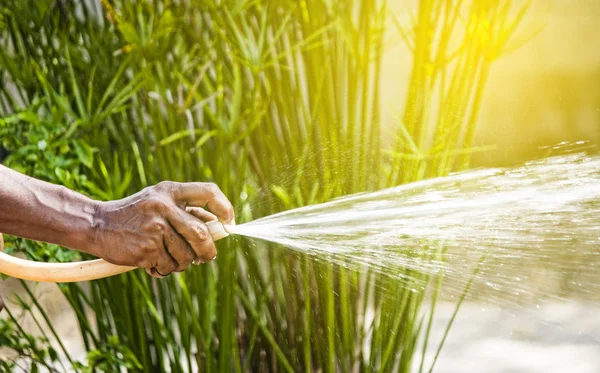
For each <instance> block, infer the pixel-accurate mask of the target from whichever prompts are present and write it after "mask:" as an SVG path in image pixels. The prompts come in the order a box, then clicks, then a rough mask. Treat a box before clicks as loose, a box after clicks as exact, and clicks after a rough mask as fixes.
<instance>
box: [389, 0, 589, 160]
mask: <svg viewBox="0 0 600 373" xmlns="http://www.w3.org/2000/svg"><path fill="white" fill-rule="evenodd" d="M515 3H525V1H521V0H519V1H516V2H515ZM531 5H532V7H531V10H530V11H529V12H528V14H527V17H526V19H525V21H524V22H523V26H525V28H526V29H527V28H528V29H530V30H531V31H532V34H531V35H532V36H531V39H529V40H528V41H527V42H526V43H525V44H523V45H522V47H520V48H517V49H516V50H512V51H510V52H508V53H506V54H505V55H504V56H503V57H501V58H500V59H499V60H498V61H497V62H496V64H495V65H494V66H493V67H492V72H491V74H490V78H489V81H488V84H487V86H486V91H485V99H484V101H483V106H482V110H481V115H480V117H479V124H478V127H477V138H476V143H477V145H496V150H495V151H489V152H486V153H475V154H473V157H472V165H473V166H475V167H477V166H492V167H493V166H503V165H514V164H518V163H520V162H523V161H525V160H529V159H534V158H537V157H540V156H543V155H546V154H547V150H546V149H545V148H544V147H547V146H553V145H557V144H559V143H561V142H569V141H589V142H590V143H591V144H597V143H598V142H599V141H600V85H599V84H598V82H600V49H599V48H596V45H597V43H598V35H597V34H598V30H597V29H598V27H597V23H598V21H599V20H600V2H598V1H594V0H573V1H568V0H547V1H533V2H531ZM417 7H418V1H391V2H390V8H391V9H392V10H393V12H394V13H395V14H397V15H398V16H399V17H400V18H402V19H405V20H407V21H408V20H410V19H411V16H410V15H411V14H412V13H414V11H415V9H417ZM396 40H397V39H396ZM383 61H384V64H383V66H384V76H386V79H385V80H384V81H383V85H382V90H383V92H384V93H383V97H384V99H383V102H384V105H385V109H384V112H386V113H387V114H388V115H389V117H388V118H389V119H390V121H393V116H392V115H390V108H391V107H393V103H394V102H403V100H404V99H405V98H406V89H405V84H403V82H406V80H407V79H408V78H409V75H410V68H411V66H412V65H411V62H412V56H411V54H410V53H409V51H408V49H407V48H406V45H405V44H402V43H399V44H396V45H394V46H392V47H390V48H389V49H388V51H387V53H386V54H385V58H384V60H383ZM389 77H393V79H391V78H389Z"/></svg>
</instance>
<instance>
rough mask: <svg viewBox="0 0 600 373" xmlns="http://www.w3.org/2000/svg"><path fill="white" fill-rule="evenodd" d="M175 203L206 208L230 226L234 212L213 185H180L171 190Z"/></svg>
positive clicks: (229, 203)
mask: <svg viewBox="0 0 600 373" xmlns="http://www.w3.org/2000/svg"><path fill="white" fill-rule="evenodd" d="M172 193H173V197H174V198H175V200H176V201H178V202H182V203H186V204H188V205H192V206H199V207H205V206H208V208H209V209H210V211H212V212H213V213H214V214H215V215H216V216H217V217H218V218H219V220H221V221H222V222H224V223H226V224H232V223H233V221H234V218H235V217H234V212H233V206H232V205H231V202H229V200H228V199H227V197H225V194H223V192H221V190H220V189H219V187H218V186H216V185H215V184H213V183H180V184H177V185H176V187H174V188H173V190H172Z"/></svg>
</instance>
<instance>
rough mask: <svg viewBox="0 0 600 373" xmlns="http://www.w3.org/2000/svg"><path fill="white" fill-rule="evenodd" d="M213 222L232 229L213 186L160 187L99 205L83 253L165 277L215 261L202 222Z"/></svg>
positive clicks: (227, 208)
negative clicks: (88, 245) (90, 235)
mask: <svg viewBox="0 0 600 373" xmlns="http://www.w3.org/2000/svg"><path fill="white" fill-rule="evenodd" d="M205 206H206V207H208V208H209V209H210V211H211V212H212V213H214V215H213V214H211V213H210V212H208V211H206V210H204V209H203V208H202V207H205ZM217 218H218V219H219V220H220V221H221V222H223V223H225V224H235V223H234V213H233V206H232V205H231V203H230V202H229V201H228V200H227V198H226V197H225V195H224V194H223V192H221V190H220V189H219V188H218V187H217V186H216V185H215V184H212V183H176V182H170V181H165V182H161V183H159V184H157V185H155V186H152V187H148V188H146V189H144V190H142V191H140V192H139V193H136V194H134V195H132V196H130V197H127V198H124V199H121V200H117V201H108V202H100V203H98V206H97V209H96V212H95V214H94V226H95V228H94V234H93V237H94V239H93V244H92V246H93V247H91V248H89V249H88V250H87V251H88V252H90V253H92V254H95V255H97V256H99V257H101V258H103V259H105V260H107V261H108V262H111V263H113V264H120V265H128V266H135V267H140V268H144V269H145V270H146V272H147V273H148V274H150V275H152V276H155V277H164V276H167V275H169V274H170V273H171V272H174V271H176V272H180V271H183V270H185V269H186V268H187V267H188V266H189V265H190V264H191V263H192V262H193V263H195V264H199V263H200V262H208V261H211V260H213V259H214V258H215V256H216V255H217V250H216V248H215V244H214V242H213V239H212V237H211V235H210V232H209V231H208V229H207V227H206V225H205V224H204V222H206V221H210V220H214V219H217Z"/></svg>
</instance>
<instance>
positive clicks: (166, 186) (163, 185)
mask: <svg viewBox="0 0 600 373" xmlns="http://www.w3.org/2000/svg"><path fill="white" fill-rule="evenodd" d="M176 185H177V183H176V182H174V181H170V180H165V181H161V182H160V183H158V184H156V185H155V186H154V189H155V190H157V191H159V192H162V193H168V192H170V191H172V190H173V189H175V187H176Z"/></svg>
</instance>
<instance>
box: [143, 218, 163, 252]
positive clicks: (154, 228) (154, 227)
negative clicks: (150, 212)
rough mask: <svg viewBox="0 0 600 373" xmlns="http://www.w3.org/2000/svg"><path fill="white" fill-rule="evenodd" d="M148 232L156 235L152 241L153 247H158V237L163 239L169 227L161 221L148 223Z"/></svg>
mask: <svg viewBox="0 0 600 373" xmlns="http://www.w3.org/2000/svg"><path fill="white" fill-rule="evenodd" d="M146 229H147V231H148V232H149V233H151V234H153V235H154V238H153V239H152V240H151V241H152V244H153V246H156V245H158V242H157V240H158V238H157V237H156V236H160V237H161V239H162V235H163V234H164V233H165V231H166V229H167V226H166V224H165V222H163V221H160V220H158V219H157V220H153V221H151V222H150V223H148V225H147V227H146Z"/></svg>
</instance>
